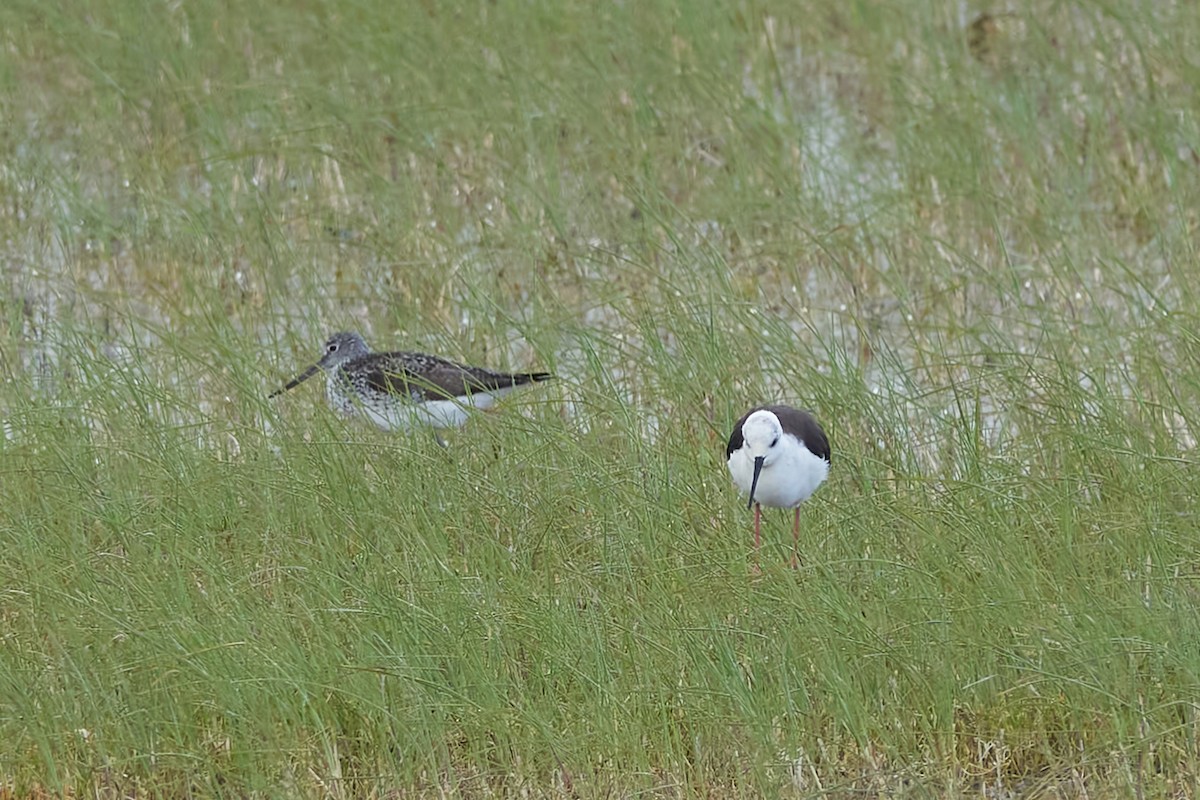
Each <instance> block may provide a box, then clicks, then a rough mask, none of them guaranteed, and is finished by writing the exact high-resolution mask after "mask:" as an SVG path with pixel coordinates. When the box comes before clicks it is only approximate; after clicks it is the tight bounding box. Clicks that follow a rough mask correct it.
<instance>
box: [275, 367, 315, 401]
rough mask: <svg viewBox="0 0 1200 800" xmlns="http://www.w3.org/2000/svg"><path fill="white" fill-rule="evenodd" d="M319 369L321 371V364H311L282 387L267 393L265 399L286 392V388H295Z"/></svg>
mask: <svg viewBox="0 0 1200 800" xmlns="http://www.w3.org/2000/svg"><path fill="white" fill-rule="evenodd" d="M320 371H321V366H320V365H319V364H313V365H312V366H311V367H309V368H308V369H306V370H304V372H301V373H300V374H299V375H297V376H296V377H294V378H292V379H291V380H290V381H288V382H287V383H285V384H284V385H283V388H282V389H276V390H275V391H273V392H271V393H270V394H269V395H267V399H268V400H269V399H270V398H272V397H278V396H279V395H281V394H283V393H284V392H286V391H287V390H288V389H295V388H296V387H297V386H299V385H300V384H302V383H304V382H305V381H306V380H308V379H309V378H311V377H312V376H313V375H316V374H317V373H318V372H320Z"/></svg>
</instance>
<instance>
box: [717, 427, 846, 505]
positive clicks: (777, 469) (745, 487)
mask: <svg viewBox="0 0 1200 800" xmlns="http://www.w3.org/2000/svg"><path fill="white" fill-rule="evenodd" d="M778 447H780V448H781V451H780V453H779V455H778V456H777V457H776V459H775V460H774V461H772V462H770V463H766V464H764V465H763V468H762V471H761V472H759V474H758V486H757V487H755V490H754V499H755V500H756V501H757V502H758V503H761V504H762V505H764V506H769V507H772V508H795V507H796V506H798V505H800V504H801V503H803V502H804V501H805V500H807V499H808V498H810V497H812V494H813V492H815V491H816V490H817V487H818V486H820V485H821V484H822V483H824V482H825V479H826V478H827V477H828V476H829V462H828V461H826V460H825V459H823V458H821V457H820V456H817V455H814V454H813V453H811V452H809V450H808V448H807V447H805V446H804V443H803V442H801V441H800V440H799V439H797V438H796V437H795V436H792V435H791V434H790V433H785V434H783V437H782V440H781V441H780V443H779V445H778ZM729 474H730V475H731V476H732V477H733V482H734V483H735V484H737V487H738V488H739V489H741V491H742V493H743V494H749V493H750V484H751V482H752V481H753V479H754V456H752V455H751V453H750V448H749V447H742V448H741V449H739V450H735V451H733V453H731V454H730V456H729Z"/></svg>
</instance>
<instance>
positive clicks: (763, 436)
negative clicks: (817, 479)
mask: <svg viewBox="0 0 1200 800" xmlns="http://www.w3.org/2000/svg"><path fill="white" fill-rule="evenodd" d="M781 438H783V426H782V425H780V424H779V417H777V416H775V415H774V414H773V413H771V412H770V411H767V410H766V409H761V410H759V411H755V412H754V413H753V414H751V415H750V416H749V417H747V418H746V421H745V422H743V423H742V446H743V447H745V448H746V449H747V450H749V451H750V457H751V458H753V459H754V476H753V477H752V478H751V479H750V500H749V502H747V503H746V508H752V507H753V506H754V492H755V490H756V489H757V488H758V476H759V475H760V474H761V473H762V471H763V468H764V467H769V466H771V464H772V463H774V462H775V460H776V459H778V458H779V456H780V454H781V453H782V452H783V451H782V449H781V448H780V447H779V440H780V439H781Z"/></svg>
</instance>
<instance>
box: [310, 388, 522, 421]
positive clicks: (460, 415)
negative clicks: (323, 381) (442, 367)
mask: <svg viewBox="0 0 1200 800" xmlns="http://www.w3.org/2000/svg"><path fill="white" fill-rule="evenodd" d="M326 388H327V390H328V391H327V394H328V397H329V403H330V405H332V406H333V407H334V409H336V410H337V411H339V412H341V413H342V414H344V415H346V416H354V415H356V414H362V415H363V416H365V417H366V418H367V419H369V420H371V422H373V423H375V425H376V426H378V427H379V428H381V429H383V430H385V431H406V430H410V429H411V428H413V427H417V426H422V425H424V426H428V427H431V428H434V429H442V428H461V427H462V426H463V425H465V424H466V422H467V420H468V419H469V418H470V413H471V410H472V409H479V410H486V409H489V408H491V407H492V406H494V405H495V404H496V398H498V397H502V396H504V395H506V394H508V393H509V392H510V391H512V389H513V388H515V387H505V388H503V389H498V390H495V391H487V392H476V393H474V394H471V395H470V396H463V397H456V398H455V399H453V400H426V401H425V402H419V401H416V400H410V399H408V398H407V397H404V396H402V395H387V394H383V393H379V394H377V395H373V396H371V397H369V398H362V399H360V398H358V397H357V396H354V395H351V394H349V393H346V392H343V391H341V387H340V386H338V385H337V384H335V383H334V382H333V381H330V382H329V383H328V384H327V386H326Z"/></svg>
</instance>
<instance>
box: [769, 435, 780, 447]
mask: <svg viewBox="0 0 1200 800" xmlns="http://www.w3.org/2000/svg"><path fill="white" fill-rule="evenodd" d="M777 444H779V437H778V436H776V437H775V438H774V439H772V440H771V447H774V446H775V445H777Z"/></svg>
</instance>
